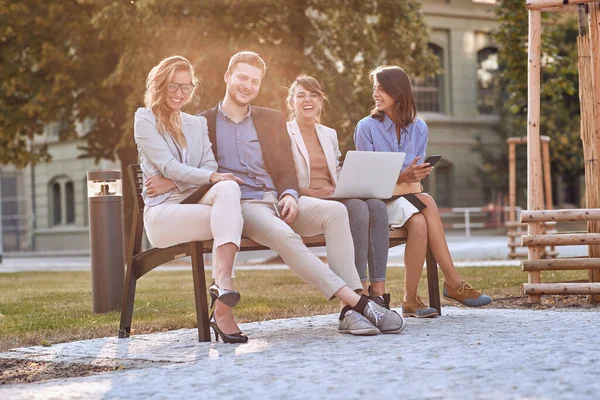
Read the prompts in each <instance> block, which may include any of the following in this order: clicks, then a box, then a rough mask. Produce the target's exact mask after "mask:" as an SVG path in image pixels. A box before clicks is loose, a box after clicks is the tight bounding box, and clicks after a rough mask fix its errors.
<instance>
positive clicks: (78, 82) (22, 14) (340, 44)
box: [0, 0, 436, 165]
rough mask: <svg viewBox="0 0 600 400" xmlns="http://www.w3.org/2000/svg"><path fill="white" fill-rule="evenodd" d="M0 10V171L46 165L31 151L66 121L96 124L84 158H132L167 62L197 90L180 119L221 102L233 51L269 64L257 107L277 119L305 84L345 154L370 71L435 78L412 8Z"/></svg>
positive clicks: (183, 5) (236, 0)
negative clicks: (159, 67) (397, 70)
mask: <svg viewBox="0 0 600 400" xmlns="http://www.w3.org/2000/svg"><path fill="white" fill-rule="evenodd" d="M0 10H2V11H0V26H1V27H2V28H0V29H2V30H3V31H2V32H1V33H0V41H1V42H2V49H1V57H2V59H1V60H2V62H1V64H0V76H1V78H2V82H1V83H0V105H1V106H2V107H1V108H2V110H0V141H1V143H2V145H3V146H2V149H0V162H1V163H15V164H18V165H25V164H27V163H28V162H39V161H44V160H47V159H48V154H47V152H46V149H45V148H44V147H35V148H32V147H31V146H30V145H29V142H30V140H32V139H33V138H34V137H35V135H36V134H40V133H42V130H43V127H44V125H45V124H48V123H49V122H52V121H58V120H60V121H61V122H62V126H63V127H64V129H63V131H62V133H61V137H63V138H68V137H72V135H73V132H74V126H75V121H76V120H84V119H88V118H89V119H92V120H93V121H94V125H93V126H94V127H93V129H92V130H91V131H90V132H89V133H87V134H86V136H85V138H86V145H85V146H83V147H82V151H83V154H84V155H87V156H92V157H95V158H113V157H114V154H115V150H117V149H119V148H121V147H123V148H126V147H131V146H132V145H133V135H132V125H133V113H134V111H135V109H136V108H137V107H140V106H142V105H143V92H144V83H145V78H146V75H147V73H148V71H149V70H150V69H151V68H152V66H154V65H155V64H156V63H158V61H159V60H160V59H162V58H163V57H167V56H170V55H173V54H180V55H183V56H185V57H187V58H188V59H190V61H191V62H192V63H193V64H194V65H195V67H196V70H197V75H198V76H199V77H200V78H201V80H202V82H203V85H202V86H203V88H202V90H201V91H199V92H198V94H197V97H196V98H195V99H194V101H193V102H192V104H191V105H189V106H188V109H187V111H189V112H197V111H200V110H202V109H206V108H208V107H212V106H214V105H215V104H216V103H217V102H218V101H219V100H220V99H222V97H223V95H224V90H225V84H224V82H223V74H224V72H225V69H226V67H227V61H228V59H229V57H230V56H231V55H232V54H233V53H235V52H237V51H240V50H253V51H256V52H258V53H259V54H260V55H261V56H262V57H263V58H264V59H265V61H266V62H267V65H268V72H267V75H266V77H265V80H264V82H263V86H262V89H261V94H260V96H259V98H258V100H257V105H263V106H270V107H274V108H278V109H282V110H283V109H284V102H283V100H284V98H285V94H286V93H285V90H286V88H287V86H288V85H289V83H290V82H291V81H292V80H293V79H294V78H295V77H296V75H298V74H299V73H308V74H311V75H313V76H315V77H316V78H317V79H319V80H320V81H321V83H322V84H323V86H324V89H325V91H326V93H327V95H328V97H329V99H330V105H329V107H328V109H327V110H326V114H325V123H327V124H329V125H330V126H333V127H334V128H336V129H337V130H338V134H339V135H340V138H341V142H342V144H343V145H345V146H346V147H347V146H348V144H349V143H350V142H351V136H352V130H353V127H354V124H355V123H356V122H357V121H358V120H359V119H360V118H361V117H362V116H364V115H366V114H367V113H368V110H369V108H370V106H371V104H372V99H371V97H370V96H371V84H370V83H369V81H368V72H369V70H370V69H372V68H374V67H375V66H377V65H379V64H399V65H402V66H403V67H405V68H406V69H407V70H408V71H409V73H412V74H413V75H423V74H427V73H431V72H433V71H434V70H435V68H436V65H435V59H434V57H433V56H432V55H431V54H429V53H428V50H427V30H426V27H425V25H424V23H423V20H422V17H421V14H420V9H419V3H418V2H416V1H414V0H362V1H358V0H331V1H327V2H323V1H318V0H307V1H304V2H298V1H296V0H279V1H275V0H260V1H259V0H245V1H241V0H221V1H214V0H206V1H203V2H189V1H185V0H172V1H169V2H165V1H160V0H137V1H120V2H117V1H94V0H70V1H67V0H65V1H48V2H38V1H36V0H24V1H21V2H19V3H18V4H16V3H15V2H12V1H10V0H0ZM70 135H71V136H70ZM7 149H10V151H8V150H7Z"/></svg>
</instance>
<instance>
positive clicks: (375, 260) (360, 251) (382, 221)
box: [341, 199, 389, 282]
mask: <svg viewBox="0 0 600 400" xmlns="http://www.w3.org/2000/svg"><path fill="white" fill-rule="evenodd" d="M341 202H342V203H343V204H344V205H345V206H346V208H347V209H348V216H349V218H350V231H351V233H352V240H353V241H354V263H355V264H356V270H357V271H358V275H359V277H360V280H361V282H364V281H366V280H367V264H368V266H369V281H371V282H381V281H385V272H386V268H387V261H388V249H389V236H388V229H389V228H388V212H387V208H386V205H385V203H384V202H383V201H382V200H379V199H368V200H362V199H346V200H341Z"/></svg>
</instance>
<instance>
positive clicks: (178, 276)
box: [0, 267, 587, 351]
mask: <svg viewBox="0 0 600 400" xmlns="http://www.w3.org/2000/svg"><path fill="white" fill-rule="evenodd" d="M459 271H460V273H461V275H462V276H463V278H464V279H466V280H467V281H469V282H470V283H471V284H472V285H473V286H475V287H477V288H479V289H482V290H484V291H485V292H486V293H487V294H490V295H491V296H492V297H494V298H495V299H501V298H507V297H509V298H514V297H520V296H521V294H520V285H521V283H523V282H526V280H527V275H526V274H525V273H523V272H521V270H520V268H518V267H479V268H477V267H474V268H460V270H459ZM236 275H237V279H236V285H237V289H238V290H239V291H240V292H241V293H242V301H241V302H240V304H239V305H238V307H236V309H235V313H236V316H237V318H238V319H239V321H240V322H249V321H260V320H266V319H276V318H287V317H296V316H307V315H315V314H327V313H334V312H337V311H338V310H339V305H338V303H337V302H336V301H333V302H327V301H326V300H325V299H324V298H323V297H322V296H321V294H320V293H319V292H318V291H317V290H316V289H313V288H312V287H309V286H308V285H307V284H305V283H303V282H302V281H300V280H299V279H298V278H296V276H295V275H294V274H293V273H291V272H290V271H244V270H242V269H240V270H238V271H236ZM423 275H425V271H423ZM403 276H404V269H403V268H390V269H388V282H387V286H388V290H390V291H391V293H392V306H394V307H398V306H399V305H400V301H401V293H402V287H403ZM440 276H441V274H440ZM209 278H210V277H209V275H208V274H207V281H208V280H209ZM586 278H587V271H573V272H560V273H558V272H557V273H551V272H547V273H542V281H543V282H552V281H568V280H576V279H586ZM441 283H442V280H440V286H441ZM420 292H421V294H422V295H423V297H424V298H427V295H426V293H427V281H426V280H425V279H424V278H423V279H421V286H420ZM494 304H495V303H492V305H494ZM195 324H196V323H195V309H194V300H193V287H192V275H191V271H154V272H151V273H150V274H148V275H147V276H145V277H144V278H142V279H141V280H140V281H139V282H138V286H137V293H136V299H135V309H134V314H133V323H132V328H133V334H140V333H149V332H157V331H165V330H171V329H178V328H192V327H195ZM118 326H119V312H116V311H114V312H110V313H107V314H93V313H92V292H91V274H90V273H89V272H35V273H32V272H29V273H10V274H0V351H5V350H7V349H10V348H15V347H21V346H29V345H50V344H52V343H60V342H68V341H74V340H81V339H88V338H95V337H105V336H116V334H117V331H118Z"/></svg>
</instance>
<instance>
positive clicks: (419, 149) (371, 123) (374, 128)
mask: <svg viewBox="0 0 600 400" xmlns="http://www.w3.org/2000/svg"><path fill="white" fill-rule="evenodd" d="M428 138H429V131H428V129H427V124H426V123H425V122H424V121H423V120H422V119H420V118H415V120H414V122H413V123H412V124H410V125H408V126H407V127H405V128H402V131H401V134H400V143H398V135H396V124H395V123H394V122H393V121H392V120H391V119H390V118H389V117H388V116H387V115H386V116H385V118H384V120H383V122H380V121H379V120H378V119H376V118H373V117H371V116H367V117H364V118H363V119H361V120H360V121H358V124H356V128H355V129H354V144H355V145H356V150H359V151H390V152H403V153H406V158H405V159H404V164H403V165H402V169H403V170H404V169H405V168H406V167H408V166H409V165H410V164H411V163H412V162H413V160H414V159H415V157H417V156H421V158H420V159H419V161H418V162H417V164H421V163H423V161H425V154H426V151H427V140H428Z"/></svg>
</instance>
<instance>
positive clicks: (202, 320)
mask: <svg viewBox="0 0 600 400" xmlns="http://www.w3.org/2000/svg"><path fill="white" fill-rule="evenodd" d="M190 246H191V249H190V250H191V255H192V274H193V276H194V298H195V300H196V319H197V321H198V340H199V341H201V342H210V329H209V321H208V301H207V300H206V278H205V277H204V258H203V257H202V256H203V254H204V252H203V243H202V242H195V243H193V244H191V245H190Z"/></svg>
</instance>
